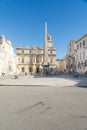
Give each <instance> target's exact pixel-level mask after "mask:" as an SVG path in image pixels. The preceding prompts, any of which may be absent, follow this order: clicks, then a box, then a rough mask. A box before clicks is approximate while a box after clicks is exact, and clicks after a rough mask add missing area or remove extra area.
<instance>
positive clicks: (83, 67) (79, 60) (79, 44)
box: [66, 34, 87, 73]
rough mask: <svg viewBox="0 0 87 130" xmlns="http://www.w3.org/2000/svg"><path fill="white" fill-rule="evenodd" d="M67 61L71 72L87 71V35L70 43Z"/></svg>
mask: <svg viewBox="0 0 87 130" xmlns="http://www.w3.org/2000/svg"><path fill="white" fill-rule="evenodd" d="M67 59H68V60H67V63H66V64H67V65H68V70H69V71H71V72H73V71H77V72H78V73H85V72H86V71H87V34H85V35H84V36H82V37H81V38H80V39H78V40H71V41H70V42H69V44H68V52H67ZM68 61H69V62H68Z"/></svg>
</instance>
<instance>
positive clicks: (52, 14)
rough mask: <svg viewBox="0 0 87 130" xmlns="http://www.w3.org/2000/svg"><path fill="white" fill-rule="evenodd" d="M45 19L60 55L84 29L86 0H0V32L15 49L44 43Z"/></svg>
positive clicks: (86, 19)
mask: <svg viewBox="0 0 87 130" xmlns="http://www.w3.org/2000/svg"><path fill="white" fill-rule="evenodd" d="M45 22H47V23H48V33H49V34H51V35H52V37H53V46H54V47H56V49H57V58H63V57H64V56H65V55H66V53H67V45H68V43H69V41H70V40H72V39H75V40H76V39H79V38H80V37H81V36H83V35H84V34H86V33H87V0H0V35H5V37H6V39H7V40H11V41H12V42H13V44H14V48H15V49H16V47H17V46H18V45H19V44H21V45H23V46H43V45H44V24H45Z"/></svg>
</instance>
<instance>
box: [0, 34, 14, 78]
mask: <svg viewBox="0 0 87 130" xmlns="http://www.w3.org/2000/svg"><path fill="white" fill-rule="evenodd" d="M3 73H4V74H5V75H13V74H14V73H16V55H15V53H14V47H13V44H12V42H11V41H9V40H6V39H5V37H4V36H0V76H1V75H2V74H3Z"/></svg>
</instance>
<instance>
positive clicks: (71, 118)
mask: <svg viewBox="0 0 87 130" xmlns="http://www.w3.org/2000/svg"><path fill="white" fill-rule="evenodd" d="M0 130H87V77H79V78H74V77H73V76H72V75H59V76H48V77H45V76H44V77H40V76H35V77H34V76H21V77H19V78H18V79H14V78H5V79H2V78H1V79H0Z"/></svg>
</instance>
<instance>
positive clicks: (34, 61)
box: [16, 46, 56, 74]
mask: <svg viewBox="0 0 87 130" xmlns="http://www.w3.org/2000/svg"><path fill="white" fill-rule="evenodd" d="M16 55H17V61H18V64H17V69H18V74H29V73H39V72H40V71H41V70H42V69H43V62H44V48H41V47H22V46H18V47H17V48H16ZM48 62H49V63H50V67H54V66H55V64H56V48H54V47H50V48H49V49H48Z"/></svg>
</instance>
